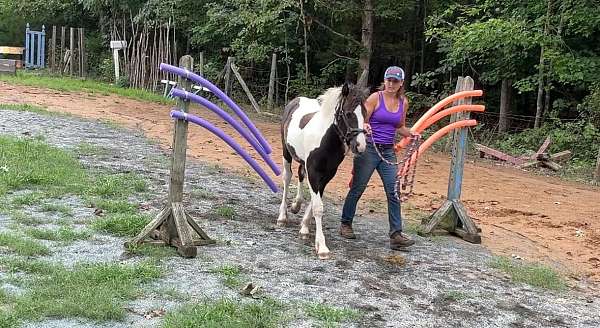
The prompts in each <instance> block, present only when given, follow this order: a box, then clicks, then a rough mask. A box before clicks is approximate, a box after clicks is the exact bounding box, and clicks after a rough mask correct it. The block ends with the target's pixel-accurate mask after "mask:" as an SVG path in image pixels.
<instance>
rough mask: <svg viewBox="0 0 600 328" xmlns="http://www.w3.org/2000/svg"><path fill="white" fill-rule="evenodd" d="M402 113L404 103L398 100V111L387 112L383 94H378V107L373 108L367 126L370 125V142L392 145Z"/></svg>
mask: <svg viewBox="0 0 600 328" xmlns="http://www.w3.org/2000/svg"><path fill="white" fill-rule="evenodd" d="M403 112H404V101H403V99H401V100H400V104H398V111H397V112H395V113H392V112H389V111H388V110H387V108H386V107H385V101H383V94H382V93H381V92H379V106H377V108H375V110H374V111H373V114H371V118H370V119H369V124H371V137H370V138H369V139H370V140H369V141H371V142H374V143H376V144H384V145H392V144H394V137H395V136H396V129H397V128H398V125H400V122H401V120H402V116H403Z"/></svg>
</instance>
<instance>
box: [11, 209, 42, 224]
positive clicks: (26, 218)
mask: <svg viewBox="0 0 600 328" xmlns="http://www.w3.org/2000/svg"><path fill="white" fill-rule="evenodd" d="M5 213H6V214H7V215H8V216H9V217H10V218H11V219H12V220H13V221H14V222H16V223H18V224H23V225H28V226H31V225H38V224H42V223H44V220H42V219H40V218H38V217H35V216H33V215H31V214H29V213H26V212H23V211H19V210H9V211H7V212H5Z"/></svg>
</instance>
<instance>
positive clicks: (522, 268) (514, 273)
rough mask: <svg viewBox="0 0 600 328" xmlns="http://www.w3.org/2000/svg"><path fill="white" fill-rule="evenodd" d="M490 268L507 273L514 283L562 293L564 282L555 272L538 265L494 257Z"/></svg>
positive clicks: (564, 286) (564, 287)
mask: <svg viewBox="0 0 600 328" xmlns="http://www.w3.org/2000/svg"><path fill="white" fill-rule="evenodd" d="M490 266H491V267H492V268H496V269H499V270H502V271H504V272H506V273H508V274H509V275H510V277H511V279H512V280H513V281H515V282H523V283H526V284H529V285H531V286H534V287H540V288H544V289H551V290H557V291H563V290H565V289H566V288H567V286H566V283H565V280H564V279H563V278H562V277H561V275H560V274H559V273H558V272H556V271H555V270H553V269H551V268H549V267H547V266H545V265H542V264H538V263H521V262H517V261H514V260H512V259H509V258H506V257H495V258H494V259H493V260H492V261H491V263H490Z"/></svg>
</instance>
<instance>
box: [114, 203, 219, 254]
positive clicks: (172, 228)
mask: <svg viewBox="0 0 600 328" xmlns="http://www.w3.org/2000/svg"><path fill="white" fill-rule="evenodd" d="M190 228H191V229H190ZM194 232H195V233H194ZM146 238H150V240H146ZM142 243H150V244H158V245H171V246H173V247H175V248H177V253H178V254H179V255H181V256H183V257H186V258H191V257H196V255H197V249H196V246H202V245H209V244H214V243H215V241H214V240H212V239H210V237H208V235H207V234H206V233H205V232H204V231H203V230H202V228H200V226H199V225H198V224H197V223H196V221H194V219H193V218H192V217H191V216H190V215H189V214H187V213H185V210H184V208H183V204H182V203H170V204H167V205H166V206H165V207H163V209H162V210H161V211H160V213H158V215H157V216H156V218H154V220H152V221H151V222H150V223H148V224H147V225H146V227H144V229H142V231H141V232H140V233H139V234H138V235H137V236H135V237H134V238H133V239H131V240H130V241H128V242H126V243H125V247H129V246H133V245H140V244H142Z"/></svg>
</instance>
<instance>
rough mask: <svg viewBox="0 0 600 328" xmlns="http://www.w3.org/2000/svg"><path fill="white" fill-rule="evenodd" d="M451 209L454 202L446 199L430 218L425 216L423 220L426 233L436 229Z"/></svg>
mask: <svg viewBox="0 0 600 328" xmlns="http://www.w3.org/2000/svg"><path fill="white" fill-rule="evenodd" d="M450 210H452V202H451V201H449V200H446V201H444V204H442V206H440V208H438V209H437V210H436V211H435V212H433V214H432V215H431V216H430V217H429V218H424V219H423V222H422V224H423V225H424V229H423V231H424V233H426V234H430V233H431V232H432V231H433V229H435V227H436V226H437V225H438V224H439V223H440V222H442V221H443V220H444V219H445V218H446V216H448V215H449V214H450V213H449V212H450Z"/></svg>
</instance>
